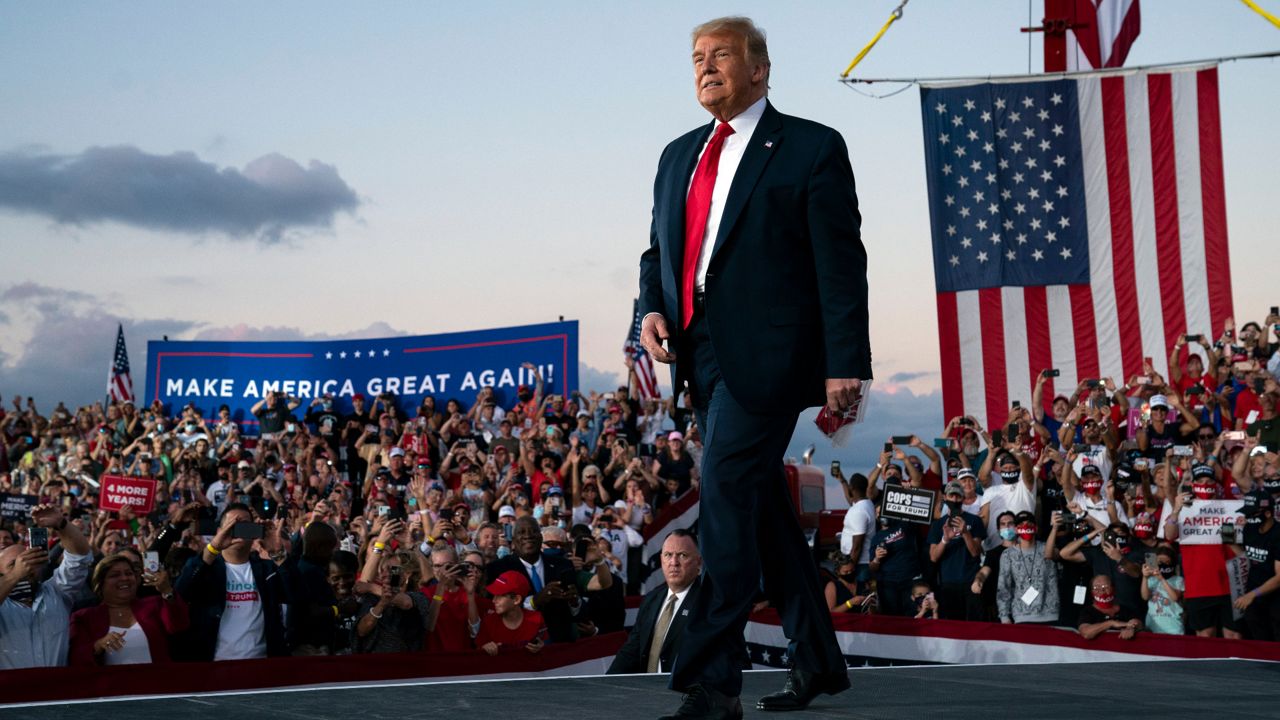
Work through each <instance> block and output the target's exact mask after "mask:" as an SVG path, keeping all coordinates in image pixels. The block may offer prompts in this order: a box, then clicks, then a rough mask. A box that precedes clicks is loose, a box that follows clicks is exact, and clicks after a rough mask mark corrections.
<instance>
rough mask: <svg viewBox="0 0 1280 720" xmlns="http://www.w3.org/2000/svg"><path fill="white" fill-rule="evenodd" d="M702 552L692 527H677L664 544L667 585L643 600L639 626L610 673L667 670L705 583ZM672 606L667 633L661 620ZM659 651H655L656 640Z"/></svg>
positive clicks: (617, 657)
mask: <svg viewBox="0 0 1280 720" xmlns="http://www.w3.org/2000/svg"><path fill="white" fill-rule="evenodd" d="M701 571H702V555H701V554H700V553H699V552H698V542H697V539H696V538H694V536H693V535H692V534H691V533H690V532H689V531H688V530H674V531H672V533H671V534H670V535H668V536H667V539H666V540H664V541H663V543H662V575H663V577H664V578H665V579H666V584H664V585H660V586H658V587H656V588H654V589H653V590H650V591H649V592H648V593H647V594H645V596H644V600H642V601H641V602H640V610H639V612H638V613H637V614H636V624H635V627H633V628H632V629H631V634H630V635H627V641H626V642H625V643H624V644H623V645H622V647H621V648H620V649H619V650H618V654H617V655H615V656H614V658H613V664H612V665H610V666H609V674H610V675H616V674H620V673H645V672H663V671H669V670H670V669H671V661H672V660H673V659H674V658H675V656H676V654H677V653H678V652H679V650H680V638H681V637H682V636H683V634H684V629H685V626H686V625H687V624H688V622H689V609H690V608H691V607H693V605H694V604H695V602H696V600H695V598H696V597H697V595H698V589H699V587H700V586H701V584H702V583H701V581H700V580H701V578H700V577H699V574H700V573H701ZM667 605H670V606H671V611H670V613H669V622H667V623H666V629H665V632H662V633H661V634H659V632H658V631H659V630H660V629H661V628H660V626H661V625H662V624H663V623H662V622H661V621H660V619H661V618H662V616H663V614H664V613H665V612H666V606H667ZM655 642H656V643H658V653H657V656H656V657H655V656H654V655H653V653H652V650H653V647H654V643H655Z"/></svg>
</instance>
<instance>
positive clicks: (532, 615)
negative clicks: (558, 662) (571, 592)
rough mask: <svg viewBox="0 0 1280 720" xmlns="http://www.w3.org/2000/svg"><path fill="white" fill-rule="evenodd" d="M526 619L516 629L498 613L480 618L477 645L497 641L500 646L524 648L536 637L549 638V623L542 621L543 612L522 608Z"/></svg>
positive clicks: (480, 645)
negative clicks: (508, 625)
mask: <svg viewBox="0 0 1280 720" xmlns="http://www.w3.org/2000/svg"><path fill="white" fill-rule="evenodd" d="M521 612H523V613H524V619H523V620H521V621H520V627H517V628H515V629H514V630H513V629H511V628H509V627H507V624H506V623H504V622H503V621H502V616H501V615H499V614H497V613H493V612H491V613H489V614H488V615H485V616H484V617H482V618H480V634H479V635H476V647H484V646H485V645H487V644H489V643H491V642H495V643H498V647H500V648H506V647H511V648H520V649H522V650H523V649H524V646H525V645H528V644H529V643H531V642H533V640H534V638H538V639H540V640H542V641H543V642H546V640H547V624H546V623H545V622H543V621H542V613H540V612H538V611H537V610H522V611H521Z"/></svg>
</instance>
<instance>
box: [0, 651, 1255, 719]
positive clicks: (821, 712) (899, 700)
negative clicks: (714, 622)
mask: <svg viewBox="0 0 1280 720" xmlns="http://www.w3.org/2000/svg"><path fill="white" fill-rule="evenodd" d="M178 667H181V666H178ZM850 677H851V679H852V680H853V689H851V690H849V691H847V692H845V693H842V694H840V695H838V696H835V697H830V696H826V695H824V696H822V697H820V698H819V699H818V700H817V701H815V702H814V704H813V705H811V706H810V708H809V710H808V711H807V712H806V713H794V714H787V715H785V716H787V717H797V718H799V717H839V718H894V719H895V720H902V719H904V718H975V717H976V718H1006V717H1017V716H1026V717H1033V718H1037V720H1050V719H1053V718H1072V719H1073V720H1074V719H1078V718H1082V717H1087V716H1089V715H1094V716H1099V717H1105V718H1108V720H1110V719H1112V718H1129V717H1133V718H1144V719H1145V720H1150V719H1151V718H1179V717H1190V716H1193V715H1194V716H1197V717H1201V716H1203V717H1213V718H1215V720H1217V719H1219V718H1258V717H1276V716H1277V714H1278V712H1277V708H1276V706H1277V700H1276V688H1277V687H1280V663H1266V662H1257V661H1247V660H1182V661H1167V662H1128V663H1079V664H1061V665H931V666H915V667H893V668H860V669H853V670H850ZM782 681H783V674H782V672H781V671H776V670H775V671H758V672H750V673H747V675H746V679H745V687H744V689H743V708H744V710H745V711H746V715H747V716H748V717H766V716H773V717H776V716H777V714H776V713H763V712H758V711H756V710H755V701H756V699H757V698H759V697H760V696H761V695H764V694H767V693H770V692H774V691H775V690H777V689H780V688H781V686H782ZM678 704H679V697H678V696H677V695H676V694H675V693H672V692H670V691H667V690H666V689H665V679H664V678H660V677H657V676H604V677H579V678H547V679H536V680H499V681H470V682H454V683H437V684H426V683H413V684H398V685H397V684H392V685H364V686H352V687H343V688H315V689H298V690H287V691H256V692H251V693H225V694H206V695H189V696H174V697H165V698H133V699H127V700H113V701H84V702H75V703H59V704H44V705H27V706H22V707H18V706H7V707H4V706H0V717H9V718H18V717H21V718H31V719H33V720H44V719H46V718H47V719H48V720H54V719H55V718H56V719H62V718H68V717H74V718H76V720H98V719H99V718H102V719H103V720H106V719H108V718H129V720H153V719H154V720H174V718H180V719H181V720H206V719H207V720H251V719H256V718H264V719H265V718H297V719H298V720H329V719H330V718H332V719H333V720H353V719H354V720H381V719H383V718H386V719H387V720H405V719H406V718H429V719H430V720H439V719H440V718H441V717H447V716H448V715H450V714H453V713H455V712H459V713H465V714H467V715H469V716H473V717H499V718H504V717H505V718H520V720H533V719H540V718H601V717H607V718H610V719H611V720H625V719H630V718H657V717H658V716H660V715H663V714H666V713H669V712H671V711H672V710H674V709H675V707H676V706H677V705H678Z"/></svg>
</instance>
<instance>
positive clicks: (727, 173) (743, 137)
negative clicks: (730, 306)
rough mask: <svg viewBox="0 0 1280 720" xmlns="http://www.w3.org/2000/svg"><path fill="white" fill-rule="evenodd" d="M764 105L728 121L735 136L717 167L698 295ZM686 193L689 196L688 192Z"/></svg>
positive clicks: (695, 283)
mask: <svg viewBox="0 0 1280 720" xmlns="http://www.w3.org/2000/svg"><path fill="white" fill-rule="evenodd" d="M765 102H767V98H760V99H759V100H757V101H755V103H754V104H752V106H751V107H749V108H747V109H746V110H743V111H742V112H741V113H739V114H738V115H737V116H736V117H734V118H732V119H731V120H729V127H731V128H733V134H732V135H730V136H729V137H727V138H725V139H724V147H723V148H722V149H721V150H720V164H719V165H718V166H717V167H716V185H715V189H714V190H712V191H711V208H710V211H709V212H708V213H707V229H706V233H705V234H704V235H703V236H702V252H701V253H700V254H699V255H698V276H697V278H696V279H695V280H694V281H693V288H694V291H695V292H702V291H703V289H704V288H705V286H706V284H707V266H708V265H710V264H711V251H712V250H713V249H715V242H716V235H717V234H719V232H720V218H721V216H722V215H724V203H725V201H726V200H728V199H729V188H730V186H732V185H733V176H734V175H735V174H736V173H737V172H738V165H740V164H741V163H742V155H743V154H744V153H745V152H746V151H747V143H749V142H751V136H752V135H753V134H754V133H755V131H756V126H757V125H759V124H760V116H761V115H764V105H765ZM717 127H719V125H717ZM712 135H715V131H714V130H713V131H712V132H711V134H710V135H707V142H710V141H711V137H712ZM707 142H704V143H702V150H701V151H699V152H698V160H699V162H700V161H701V160H702V154H703V153H705V152H706V151H707ZM695 167H696V166H695ZM689 184H690V185H692V184H693V176H690V177H689ZM685 192H686V195H687V194H688V189H687V188H686V190H685Z"/></svg>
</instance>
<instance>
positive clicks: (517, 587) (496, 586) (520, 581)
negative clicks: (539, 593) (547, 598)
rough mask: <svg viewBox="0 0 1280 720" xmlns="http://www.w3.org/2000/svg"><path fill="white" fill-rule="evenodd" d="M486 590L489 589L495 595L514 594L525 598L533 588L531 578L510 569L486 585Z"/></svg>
mask: <svg viewBox="0 0 1280 720" xmlns="http://www.w3.org/2000/svg"><path fill="white" fill-rule="evenodd" d="M485 590H488V591H489V594H490V595H492V596H494V597H498V596H499V595H513V594H514V595H516V596H518V597H519V598H520V599H521V600H523V599H524V598H525V597H526V596H528V595H529V593H530V592H531V591H532V590H533V588H532V587H530V586H529V579H528V578H526V577H525V576H524V575H523V574H522V573H520V572H519V571H517V570H508V571H506V572H504V573H502V574H501V575H499V576H498V577H496V578H494V580H493V582H491V583H489V584H488V585H487V586H486V587H485Z"/></svg>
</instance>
